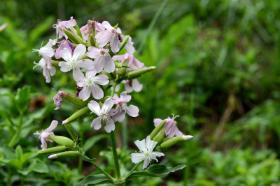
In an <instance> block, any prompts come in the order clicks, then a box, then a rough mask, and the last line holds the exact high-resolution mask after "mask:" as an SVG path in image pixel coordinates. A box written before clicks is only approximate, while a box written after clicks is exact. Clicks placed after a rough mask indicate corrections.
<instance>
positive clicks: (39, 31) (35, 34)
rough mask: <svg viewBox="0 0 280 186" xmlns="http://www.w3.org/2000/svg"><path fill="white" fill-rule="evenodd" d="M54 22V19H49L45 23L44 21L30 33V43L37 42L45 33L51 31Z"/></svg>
mask: <svg viewBox="0 0 280 186" xmlns="http://www.w3.org/2000/svg"><path fill="white" fill-rule="evenodd" d="M53 21H54V20H53V18H52V17H48V18H47V19H46V20H45V21H43V22H42V23H41V24H39V25H38V26H37V27H35V28H34V29H33V30H32V31H31V33H30V42H31V43H33V42H35V41H36V40H38V39H39V38H40V37H41V36H42V35H43V33H44V32H46V31H47V30H49V28H50V26H51V25H52V23H53Z"/></svg>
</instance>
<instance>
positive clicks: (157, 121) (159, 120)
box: [154, 118, 162, 126]
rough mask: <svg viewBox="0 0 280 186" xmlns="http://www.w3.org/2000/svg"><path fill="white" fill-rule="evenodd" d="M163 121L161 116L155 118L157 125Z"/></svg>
mask: <svg viewBox="0 0 280 186" xmlns="http://www.w3.org/2000/svg"><path fill="white" fill-rule="evenodd" d="M161 122H162V119H160V118H155V119H154V124H155V126H158V125H159V124H160V123H161Z"/></svg>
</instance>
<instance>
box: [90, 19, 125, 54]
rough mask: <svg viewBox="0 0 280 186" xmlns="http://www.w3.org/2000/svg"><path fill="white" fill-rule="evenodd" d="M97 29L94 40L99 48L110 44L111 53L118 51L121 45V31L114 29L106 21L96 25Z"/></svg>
mask: <svg viewBox="0 0 280 186" xmlns="http://www.w3.org/2000/svg"><path fill="white" fill-rule="evenodd" d="M97 25H98V29H96V30H97V31H99V32H97V33H96V35H95V39H96V41H97V44H98V46H99V47H104V46H105V45H106V44H107V43H110V47H111V50H112V52H114V53H116V52H118V51H119V49H120V45H121V41H120V39H121V30H120V29H119V28H114V27H112V26H111V25H110V23H109V22H108V21H103V22H102V23H101V24H97Z"/></svg>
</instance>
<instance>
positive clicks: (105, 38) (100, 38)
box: [95, 30, 112, 47]
mask: <svg viewBox="0 0 280 186" xmlns="http://www.w3.org/2000/svg"><path fill="white" fill-rule="evenodd" d="M111 37H112V33H111V32H109V31H108V30H103V31H100V32H98V33H97V34H96V35H95V39H96V42H97V44H98V46H99V47H104V46H105V45H106V44H107V43H108V42H109V41H110V39H111Z"/></svg>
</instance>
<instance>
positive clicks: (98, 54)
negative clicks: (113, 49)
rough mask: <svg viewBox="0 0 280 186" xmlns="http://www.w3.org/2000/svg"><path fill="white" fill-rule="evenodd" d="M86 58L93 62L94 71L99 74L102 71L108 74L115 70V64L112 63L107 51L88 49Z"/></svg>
mask: <svg viewBox="0 0 280 186" xmlns="http://www.w3.org/2000/svg"><path fill="white" fill-rule="evenodd" d="M88 50H89V51H88V53H87V55H88V57H90V58H92V59H95V60H94V70H95V71H96V72H101V71H102V70H103V69H104V70H105V71H106V72H108V73H110V72H113V71H114V70H115V63H114V62H113V60H112V58H111V56H110V54H109V50H108V49H103V48H95V47H89V49H88Z"/></svg>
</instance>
